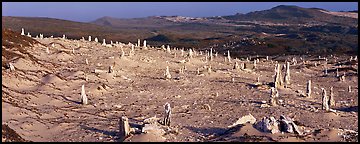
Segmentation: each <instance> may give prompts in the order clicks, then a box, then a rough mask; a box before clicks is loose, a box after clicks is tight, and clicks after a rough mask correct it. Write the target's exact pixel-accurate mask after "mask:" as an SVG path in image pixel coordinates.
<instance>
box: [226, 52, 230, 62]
mask: <svg viewBox="0 0 360 144" xmlns="http://www.w3.org/2000/svg"><path fill="white" fill-rule="evenodd" d="M227 53H228V54H227V58H228V61H229V62H231V57H230V51H227Z"/></svg>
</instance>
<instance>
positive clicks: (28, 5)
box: [2, 2, 358, 22]
mask: <svg viewBox="0 0 360 144" xmlns="http://www.w3.org/2000/svg"><path fill="white" fill-rule="evenodd" d="M278 5H296V6H300V7H305V8H313V7H316V8H323V9H326V10H330V11H349V10H358V3H357V2H2V6H3V9H2V12H3V16H28V17H50V18H59V19H65V20H73V21H80V22H88V21H93V20H95V19H97V18H100V17H103V16H110V17H116V18H139V17H147V16H173V15H179V16H190V17H210V16H224V15H233V14H236V13H248V12H251V11H259V10H266V9H270V8H272V7H275V6H278Z"/></svg>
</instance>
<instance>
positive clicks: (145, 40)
mask: <svg viewBox="0 0 360 144" xmlns="http://www.w3.org/2000/svg"><path fill="white" fill-rule="evenodd" d="M144 48H146V40H144Z"/></svg>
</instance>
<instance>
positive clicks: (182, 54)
mask: <svg viewBox="0 0 360 144" xmlns="http://www.w3.org/2000/svg"><path fill="white" fill-rule="evenodd" d="M183 56H184V49H181V57H183Z"/></svg>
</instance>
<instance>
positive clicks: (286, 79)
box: [284, 62, 290, 88]
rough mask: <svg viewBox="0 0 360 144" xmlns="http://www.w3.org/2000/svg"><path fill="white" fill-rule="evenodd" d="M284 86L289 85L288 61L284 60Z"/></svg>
mask: <svg viewBox="0 0 360 144" xmlns="http://www.w3.org/2000/svg"><path fill="white" fill-rule="evenodd" d="M284 83H285V87H286V88H287V87H289V85H290V62H286V71H285V77H284Z"/></svg>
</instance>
